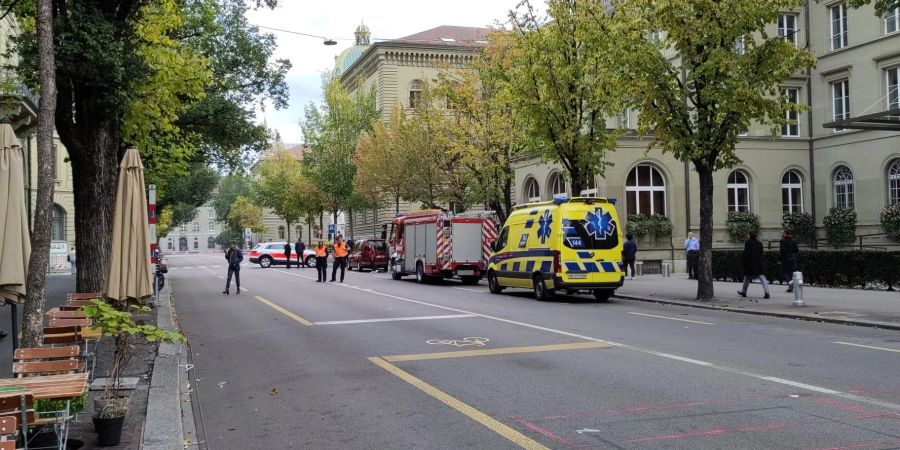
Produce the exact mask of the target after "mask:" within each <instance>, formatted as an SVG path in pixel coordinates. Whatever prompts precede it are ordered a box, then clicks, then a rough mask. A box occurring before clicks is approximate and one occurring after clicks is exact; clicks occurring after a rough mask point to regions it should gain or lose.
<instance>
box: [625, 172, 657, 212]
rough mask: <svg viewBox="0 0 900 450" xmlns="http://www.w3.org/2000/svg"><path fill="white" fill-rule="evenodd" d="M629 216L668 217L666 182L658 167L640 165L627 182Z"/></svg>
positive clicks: (626, 194) (631, 173) (626, 196)
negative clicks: (655, 215)
mask: <svg viewBox="0 0 900 450" xmlns="http://www.w3.org/2000/svg"><path fill="white" fill-rule="evenodd" d="M625 201H626V202H627V203H628V205H627V206H628V214H643V215H645V216H652V215H654V214H659V215H663V216H664V215H666V181H665V179H664V178H663V176H662V174H661V173H660V172H659V170H657V169H656V167H653V166H651V165H650V164H639V165H637V166H635V167H634V168H633V169H631V172H628V178H627V179H626V180H625Z"/></svg>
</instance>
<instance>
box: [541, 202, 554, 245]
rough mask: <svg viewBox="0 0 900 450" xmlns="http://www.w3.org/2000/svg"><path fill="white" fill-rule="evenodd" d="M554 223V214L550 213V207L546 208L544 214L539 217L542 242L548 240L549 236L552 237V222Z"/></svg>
mask: <svg viewBox="0 0 900 450" xmlns="http://www.w3.org/2000/svg"><path fill="white" fill-rule="evenodd" d="M552 223H553V214H550V210H549V209H545V210H544V214H543V215H542V216H541V218H540V219H538V229H537V233H538V239H540V240H541V244H543V243H545V242H546V241H547V238H549V237H550V224H552Z"/></svg>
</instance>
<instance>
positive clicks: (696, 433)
mask: <svg viewBox="0 0 900 450" xmlns="http://www.w3.org/2000/svg"><path fill="white" fill-rule="evenodd" d="M786 427H787V424H785V423H767V424H765V425H752V426H748V427H741V428H732V429H730V430H729V429H727V428H714V429H711V430H704V431H692V432H690V433H673V434H663V435H659V436H645V437H639V438H633V439H628V440H625V441H621V442H622V443H623V444H634V443H638V442H653V441H669V440H674V439H685V438H691V437H707V436H719V435H723V434H730V433H753V432H756V431H769V430H778V429H781V428H786Z"/></svg>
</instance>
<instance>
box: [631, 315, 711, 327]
mask: <svg viewBox="0 0 900 450" xmlns="http://www.w3.org/2000/svg"><path fill="white" fill-rule="evenodd" d="M628 314H634V315H636V316H645V317H654V318H657V319H669V320H677V321H679V322H690V323H699V324H700V325H715V324H714V323H709V322H701V321H699V320H688V319H679V318H677V317H666V316H656V315H653V314H644V313H637V312H629V313H628Z"/></svg>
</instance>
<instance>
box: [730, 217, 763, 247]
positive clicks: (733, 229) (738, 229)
mask: <svg viewBox="0 0 900 450" xmlns="http://www.w3.org/2000/svg"><path fill="white" fill-rule="evenodd" d="M725 225H726V227H727V228H728V235H729V236H731V239H733V240H735V241H737V242H743V241H746V240H747V236H749V235H750V232H751V231H753V232H757V233H758V232H759V216H757V215H756V214H753V213H751V212H737V211H729V212H728V220H727V221H726V222H725Z"/></svg>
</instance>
